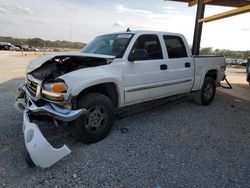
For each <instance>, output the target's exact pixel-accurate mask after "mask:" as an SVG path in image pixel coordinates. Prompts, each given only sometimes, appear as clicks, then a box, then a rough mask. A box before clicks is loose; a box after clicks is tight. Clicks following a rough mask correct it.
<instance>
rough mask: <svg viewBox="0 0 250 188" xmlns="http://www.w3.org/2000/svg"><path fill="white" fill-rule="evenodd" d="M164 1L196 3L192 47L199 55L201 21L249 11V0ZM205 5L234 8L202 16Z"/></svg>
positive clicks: (195, 53)
mask: <svg viewBox="0 0 250 188" xmlns="http://www.w3.org/2000/svg"><path fill="white" fill-rule="evenodd" d="M165 1H176V2H183V3H187V4H188V6H189V7H191V6H194V5H197V11H196V19H195V29H194V37H193V47H192V53H193V55H199V51H200V41H201V34H202V26H203V22H210V21H215V20H218V19H222V18H227V17H231V16H235V15H238V14H243V13H246V12H250V0H165ZM206 5H217V6H227V7H234V8H235V9H233V10H230V11H226V12H223V13H220V14H216V15H213V16H209V17H206V18H204V12H205V6H206Z"/></svg>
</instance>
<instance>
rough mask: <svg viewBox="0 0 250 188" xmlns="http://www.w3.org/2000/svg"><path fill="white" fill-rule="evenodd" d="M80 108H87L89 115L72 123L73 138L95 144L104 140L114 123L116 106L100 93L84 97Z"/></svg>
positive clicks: (79, 103) (80, 100)
mask: <svg viewBox="0 0 250 188" xmlns="http://www.w3.org/2000/svg"><path fill="white" fill-rule="evenodd" d="M77 105H78V108H86V109H87V111H88V112H87V114H85V115H83V116H81V117H80V118H78V119H77V120H75V121H73V122H72V136H73V137H74V138H75V139H76V140H78V141H81V142H83V143H87V144H90V143H95V142H98V141H100V140H102V139H104V138H105V137H106V136H107V135H108V134H109V133H110V131H111V128H112V126H113V122H114V104H113V103H112V102H111V100H110V99H109V98H108V97H107V96H105V95H103V94H100V93H89V94H86V95H83V96H82V97H81V98H80V99H79V101H78V103H77Z"/></svg>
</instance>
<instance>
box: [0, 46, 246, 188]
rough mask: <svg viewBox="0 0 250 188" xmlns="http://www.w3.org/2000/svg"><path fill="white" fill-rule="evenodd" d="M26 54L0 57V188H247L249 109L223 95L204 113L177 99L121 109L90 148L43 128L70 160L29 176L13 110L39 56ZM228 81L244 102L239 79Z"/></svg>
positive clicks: (61, 131) (235, 73) (238, 74)
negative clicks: (105, 134)
mask: <svg viewBox="0 0 250 188" xmlns="http://www.w3.org/2000/svg"><path fill="white" fill-rule="evenodd" d="M26 54H27V55H23V56H22V55H21V53H20V52H4V51H0V130H1V131H0V187H162V188H163V187H249V185H250V126H249V122H250V102H248V101H247V100H244V99H243V98H241V99H240V100H239V97H238V96H230V95H227V94H225V92H224V91H223V90H222V89H220V90H221V91H219V92H218V93H217V95H216V98H215V100H214V102H213V103H212V104H211V105H209V106H207V107H203V106H199V105H196V104H194V103H193V102H192V101H191V100H189V98H188V97H180V98H178V100H176V99H161V100H156V101H153V102H149V103H143V104H141V105H136V106H132V107H130V108H127V109H122V110H120V111H118V113H117V118H116V121H115V124H114V127H113V129H112V131H111V134H110V135H109V136H108V137H107V138H105V139H104V140H102V141H100V142H98V143H96V144H91V145H85V144H82V143H79V142H76V141H74V140H73V139H72V137H71V136H70V134H69V133H68V129H67V127H61V128H57V127H55V126H54V125H53V124H52V123H46V124H41V125H42V126H41V127H40V128H41V129H42V131H43V132H44V134H45V135H46V138H47V139H48V140H49V141H51V142H53V143H55V144H58V143H60V145H61V144H67V146H68V147H69V148H70V149H71V150H72V154H70V155H69V156H67V157H66V158H64V159H63V160H61V161H60V162H58V163H57V164H55V165H53V166H52V167H51V168H49V169H41V168H29V167H28V166H27V164H26V163H25V161H24V157H23V151H24V141H23V133H22V129H21V127H22V114H21V113H20V112H18V111H16V109H15V108H14V102H15V96H16V94H17V90H18V86H19V84H21V83H22V82H23V81H24V72H25V67H26V65H27V63H28V62H29V61H30V60H31V59H33V58H35V57H37V56H39V55H41V54H38V53H36V54H35V53H33V52H32V53H26ZM227 73H228V79H229V81H230V82H231V83H232V84H233V85H234V86H238V87H244V88H245V89H246V91H248V92H246V93H245V95H246V96H247V97H249V95H250V92H249V88H248V87H249V86H248V85H247V82H245V81H244V77H245V74H244V71H243V70H238V69H237V70H236V69H228V70H227ZM234 86H233V87H234ZM241 91H242V90H241ZM236 99H237V100H236ZM122 128H126V129H127V130H128V132H127V133H123V132H122V131H121V130H122Z"/></svg>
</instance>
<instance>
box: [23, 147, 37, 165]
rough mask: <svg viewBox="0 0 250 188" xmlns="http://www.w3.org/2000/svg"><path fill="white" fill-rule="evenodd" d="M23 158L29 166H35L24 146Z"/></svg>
mask: <svg viewBox="0 0 250 188" xmlns="http://www.w3.org/2000/svg"><path fill="white" fill-rule="evenodd" d="M24 158H25V161H26V163H27V164H28V166H29V167H31V168H34V167H35V166H36V165H35V163H34V162H33V160H32V159H31V157H30V154H29V152H28V151H27V149H26V147H25V148H24Z"/></svg>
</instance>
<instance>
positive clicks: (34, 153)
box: [23, 110, 71, 168]
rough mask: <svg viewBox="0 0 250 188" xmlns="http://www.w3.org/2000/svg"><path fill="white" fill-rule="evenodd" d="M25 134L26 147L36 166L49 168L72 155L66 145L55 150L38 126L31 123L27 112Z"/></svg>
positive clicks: (24, 121)
mask: <svg viewBox="0 0 250 188" xmlns="http://www.w3.org/2000/svg"><path fill="white" fill-rule="evenodd" d="M23 133H24V140H25V146H26V148H27V150H28V152H29V154H30V157H31V159H32V160H33V162H34V163H35V165H36V166H40V167H41V168H48V167H50V166H51V165H53V164H55V163H56V162H57V161H59V160H61V159H62V158H64V157H65V156H67V155H68V154H70V153H71V151H70V149H69V148H68V147H67V146H66V145H64V146H63V147H61V148H59V149H56V148H53V147H52V146H51V145H50V144H49V142H48V141H47V140H46V139H45V138H44V137H43V135H42V133H41V131H40V130H39V128H38V126H37V124H35V123H32V122H30V119H29V116H28V113H27V110H25V111H24V113H23Z"/></svg>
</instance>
